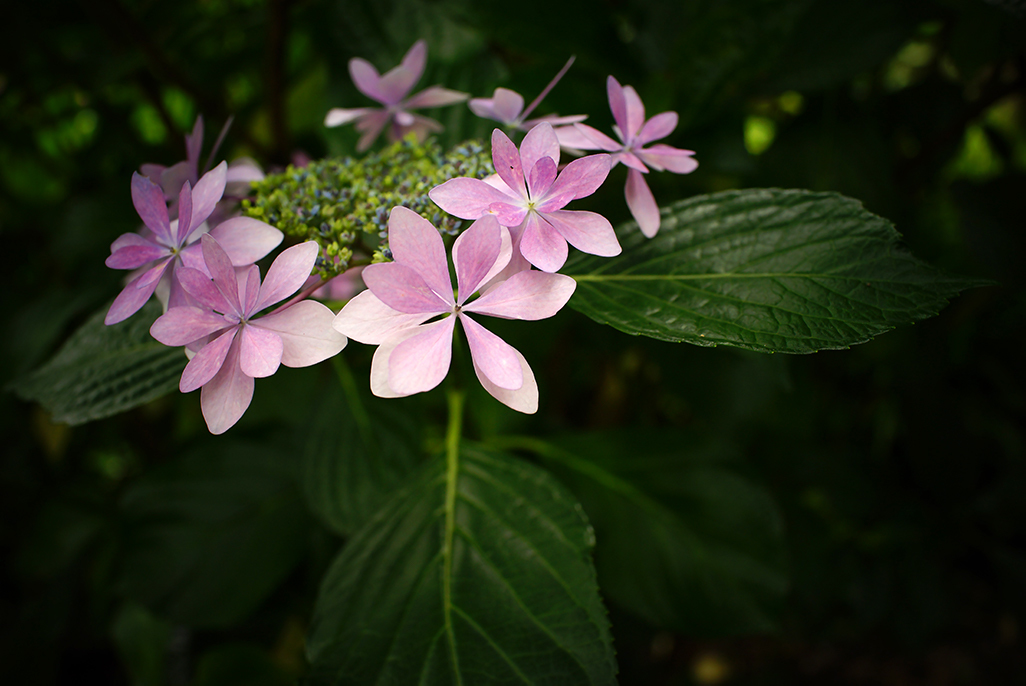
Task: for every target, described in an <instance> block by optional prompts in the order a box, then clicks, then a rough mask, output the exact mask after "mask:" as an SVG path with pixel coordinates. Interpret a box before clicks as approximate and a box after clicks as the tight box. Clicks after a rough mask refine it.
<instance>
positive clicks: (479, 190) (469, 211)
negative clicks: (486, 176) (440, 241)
mask: <svg viewBox="0 0 1026 686" xmlns="http://www.w3.org/2000/svg"><path fill="white" fill-rule="evenodd" d="M428 197H429V198H431V200H432V201H434V203H435V204H436V205H438V206H439V207H441V208H442V209H443V210H445V211H446V212H448V213H449V214H451V215H453V216H456V217H459V218H460V219H480V218H481V217H483V216H485V215H486V214H492V212H491V208H492V206H493V205H499V204H505V205H510V204H511V203H512V202H516V200H515V199H514V197H513V196H512V195H511V194H510V193H508V192H507V193H504V192H502V191H501V190H499V189H498V188H496V187H495V186H492V185H490V184H488V183H486V182H485V181H482V180H480V179H471V178H468V177H465V176H461V177H458V178H455V179H449V180H448V181H446V182H445V183H443V184H442V185H440V186H435V187H434V188H432V189H431V190H430V191H428ZM517 223H519V222H517ZM507 226H508V225H507Z"/></svg>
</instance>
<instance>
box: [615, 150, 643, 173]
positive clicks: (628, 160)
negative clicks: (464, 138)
mask: <svg viewBox="0 0 1026 686" xmlns="http://www.w3.org/2000/svg"><path fill="white" fill-rule="evenodd" d="M613 159H614V160H615V162H614V164H616V162H622V163H623V164H624V166H625V167H630V168H631V169H636V170H637V171H639V172H641V173H642V174H647V173H648V167H646V166H645V163H644V162H642V161H641V160H640V159H638V157H637V156H636V155H635V154H634V153H633V152H626V151H624V152H619V153H617V154H615V155H613Z"/></svg>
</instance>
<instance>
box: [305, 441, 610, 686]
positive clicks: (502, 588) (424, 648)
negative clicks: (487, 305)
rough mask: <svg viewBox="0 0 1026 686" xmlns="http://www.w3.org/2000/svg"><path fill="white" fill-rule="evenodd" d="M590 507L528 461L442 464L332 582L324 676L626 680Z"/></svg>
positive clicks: (383, 514)
mask: <svg viewBox="0 0 1026 686" xmlns="http://www.w3.org/2000/svg"><path fill="white" fill-rule="evenodd" d="M593 542H594V538H593V535H592V531H591V528H590V527H589V526H588V523H587V522H586V521H585V518H584V515H583V513H582V512H581V510H580V507H579V506H578V505H577V503H576V501H575V500H574V499H573V497H572V496H570V495H569V494H568V493H567V492H566V491H565V490H564V489H563V488H562V487H561V486H560V485H559V484H558V483H557V482H556V481H555V480H554V479H553V478H552V477H551V476H550V475H548V474H546V473H545V472H543V471H541V470H539V469H538V468H537V467H534V466H532V465H530V464H527V463H525V462H523V461H519V460H513V459H510V458H508V457H505V456H502V455H499V454H492V453H485V452H482V451H480V450H477V449H466V448H465V449H464V450H463V451H462V452H461V454H460V460H459V465H458V469H450V468H448V467H447V464H446V462H445V461H443V460H438V461H436V462H434V463H432V464H431V465H430V466H429V468H428V469H426V470H425V472H424V473H423V474H422V475H420V476H419V477H418V478H417V479H416V480H415V481H414V482H413V483H412V485H410V486H408V487H407V488H406V489H404V490H403V491H401V492H399V493H398V494H397V495H396V496H395V497H394V498H393V499H392V500H391V501H390V502H389V504H388V505H386V506H385V507H384V508H383V509H382V510H381V511H380V512H379V513H378V514H377V516H375V518H374V519H373V520H372V521H370V522H368V524H367V525H366V526H365V527H364V528H363V529H362V530H361V531H360V532H359V533H358V534H356V536H354V537H353V539H351V540H350V541H349V542H348V543H347V544H346V547H345V548H343V550H342V553H341V555H340V556H339V558H338V559H337V560H336V561H335V563H334V564H333V565H332V567H331V569H330V570H329V572H328V574H327V576H326V577H325V579H324V582H323V585H322V587H321V594H320V598H319V599H318V601H317V605H316V608H315V611H314V619H313V625H312V627H311V631H310V637H309V641H308V653H309V656H310V660H311V662H312V675H313V679H312V683H316V684H332V685H336V684H337V685H341V684H354V685H355V684H360V685H362V684H368V683H374V684H425V685H428V684H463V685H464V686H471V685H474V686H477V685H479V684H528V685H539V686H540V685H543V684H553V685H558V686H566V685H567V684H614V683H615V674H616V664H615V661H614V657H613V651H612V646H611V644H610V637H609V631H608V621H607V619H606V614H605V610H604V608H603V607H602V603H601V600H600V599H599V595H598V588H597V585H596V582H595V571H594V568H593V567H592V565H591V561H590V558H589V554H590V552H591V547H592V545H593Z"/></svg>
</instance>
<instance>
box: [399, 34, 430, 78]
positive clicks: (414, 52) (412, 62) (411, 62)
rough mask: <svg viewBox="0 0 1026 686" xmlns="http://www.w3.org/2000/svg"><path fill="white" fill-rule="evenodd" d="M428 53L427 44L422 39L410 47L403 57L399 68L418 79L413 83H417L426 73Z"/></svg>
mask: <svg viewBox="0 0 1026 686" xmlns="http://www.w3.org/2000/svg"><path fill="white" fill-rule="evenodd" d="M427 53H428V49H427V42H426V41H425V40H424V39H423V38H421V39H420V40H419V41H417V42H416V43H414V44H413V45H411V46H410V49H409V50H407V51H406V54H405V55H403V61H402V62H400V63H399V66H401V67H402V68H403V69H405V70H406V71H408V72H410V73H411V74H413V75H414V76H415V77H416V78H414V79H413V83H416V82H417V80H418V79H419V78H420V77H421V75H422V74H423V73H424V66H425V65H426V64H427ZM411 85H412V84H411Z"/></svg>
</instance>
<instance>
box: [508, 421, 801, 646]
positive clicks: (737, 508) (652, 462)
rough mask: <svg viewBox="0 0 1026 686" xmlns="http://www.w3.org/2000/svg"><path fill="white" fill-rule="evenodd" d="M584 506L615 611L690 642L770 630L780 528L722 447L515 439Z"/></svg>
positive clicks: (779, 584)
mask: <svg viewBox="0 0 1026 686" xmlns="http://www.w3.org/2000/svg"><path fill="white" fill-rule="evenodd" d="M506 444H507V445H509V446H510V447H521V448H524V449H527V450H530V451H532V452H535V453H536V454H538V455H539V457H541V458H542V459H543V461H544V462H545V464H546V466H547V467H549V468H551V469H552V471H553V472H554V473H555V474H556V476H557V477H559V478H560V479H561V480H562V481H563V482H564V483H565V484H567V486H568V487H569V488H570V489H571V490H572V491H573V492H574V494H575V495H576V496H577V497H578V498H580V500H581V504H582V505H583V506H584V509H585V511H586V512H587V513H588V518H589V520H590V521H591V522H592V523H593V525H594V527H595V536H596V540H597V545H596V547H595V566H596V567H597V569H598V577H599V583H600V584H601V588H602V592H603V594H604V595H606V596H607V597H608V598H609V599H610V600H612V601H614V602H616V603H618V604H620V605H621V606H623V607H625V608H627V609H629V610H631V611H633V612H634V613H636V614H638V615H640V616H641V617H644V618H645V619H646V620H648V621H649V622H651V623H653V624H655V625H656V626H661V627H666V628H670V629H673V630H676V631H680V632H682V633H686V634H689V635H692V636H722V635H734V634H745V633H757V632H765V631H770V630H772V629H774V628H775V624H776V618H775V615H776V613H777V611H778V610H779V609H780V605H781V602H782V600H783V595H784V592H785V591H786V588H787V575H786V572H785V559H784V540H783V523H782V519H781V516H780V514H779V512H778V511H777V508H776V506H775V505H774V503H773V501H772V499H771V498H770V496H769V495H768V494H767V493H766V492H765V491H764V490H763V489H762V488H760V487H758V486H756V485H755V484H752V483H751V482H749V481H748V480H746V479H744V478H743V477H741V476H739V475H738V474H737V473H736V472H735V471H734V470H732V469H731V468H730V466H729V463H727V461H726V458H728V457H729V452H728V451H727V449H726V448H725V447H724V446H716V445H710V444H709V443H708V441H706V442H702V443H698V442H696V441H695V440H694V437H693V435H692V434H682V433H680V432H666V431H663V432H656V431H653V430H646V431H645V432H644V433H642V434H639V432H637V431H630V432H607V433H598V434H594V433H592V434H586V435H585V434H582V435H579V436H566V437H563V438H561V439H559V440H556V441H553V442H544V441H539V440H536V439H530V438H526V439H516V438H511V439H508V440H507V441H506Z"/></svg>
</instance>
